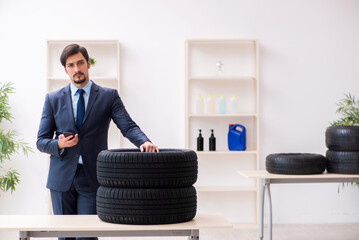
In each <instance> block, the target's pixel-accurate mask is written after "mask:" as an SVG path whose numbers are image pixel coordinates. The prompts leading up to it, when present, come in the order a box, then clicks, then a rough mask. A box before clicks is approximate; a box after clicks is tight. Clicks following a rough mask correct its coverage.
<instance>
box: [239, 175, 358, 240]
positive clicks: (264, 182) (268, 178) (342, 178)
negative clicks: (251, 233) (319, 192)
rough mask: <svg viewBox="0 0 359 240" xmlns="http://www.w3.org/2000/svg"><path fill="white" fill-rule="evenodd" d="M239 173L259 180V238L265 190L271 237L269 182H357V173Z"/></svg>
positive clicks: (269, 234) (260, 236) (261, 230)
mask: <svg viewBox="0 0 359 240" xmlns="http://www.w3.org/2000/svg"><path fill="white" fill-rule="evenodd" d="M238 173H239V174H241V175H242V176H244V177H246V178H255V179H258V180H260V182H261V190H260V204H259V215H260V221H259V239H260V240H262V239H263V227H264V224H263V219H264V200H265V192H266V190H267V195H268V211H269V214H268V238H269V239H270V240H271V239H272V219H273V214H272V198H271V193H270V184H278V183H335V182H338V183H342V182H359V175H351V174H334V173H323V174H313V175H285V174H272V173H269V172H267V171H265V170H252V171H239V172H238Z"/></svg>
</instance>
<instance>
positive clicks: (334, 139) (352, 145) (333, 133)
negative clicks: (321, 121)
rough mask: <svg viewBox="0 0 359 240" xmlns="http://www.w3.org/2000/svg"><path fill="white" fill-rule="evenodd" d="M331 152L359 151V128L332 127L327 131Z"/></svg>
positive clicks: (326, 141) (326, 135) (326, 140)
mask: <svg viewBox="0 0 359 240" xmlns="http://www.w3.org/2000/svg"><path fill="white" fill-rule="evenodd" d="M325 144H326V146H327V148H329V150H335V151H359V126H331V127H328V128H327V130H326V131H325Z"/></svg>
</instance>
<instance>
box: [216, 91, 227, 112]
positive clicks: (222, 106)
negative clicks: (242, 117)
mask: <svg viewBox="0 0 359 240" xmlns="http://www.w3.org/2000/svg"><path fill="white" fill-rule="evenodd" d="M226 110H227V105H226V99H225V98H224V96H223V94H221V97H220V98H219V99H218V113H219V114H226Z"/></svg>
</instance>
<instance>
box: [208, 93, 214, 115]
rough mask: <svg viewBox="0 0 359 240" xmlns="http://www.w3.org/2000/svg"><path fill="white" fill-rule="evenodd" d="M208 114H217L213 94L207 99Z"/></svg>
mask: <svg viewBox="0 0 359 240" xmlns="http://www.w3.org/2000/svg"><path fill="white" fill-rule="evenodd" d="M206 113H207V114H215V113H216V103H215V102H214V99H213V95H212V93H211V94H210V95H209V98H208V99H207V105H206Z"/></svg>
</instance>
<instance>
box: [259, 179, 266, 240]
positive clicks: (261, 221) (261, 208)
mask: <svg viewBox="0 0 359 240" xmlns="http://www.w3.org/2000/svg"><path fill="white" fill-rule="evenodd" d="M259 181H260V186H261V190H260V203H259V218H260V219H259V240H263V228H264V195H265V192H266V187H265V185H264V183H263V180H261V179H260V180H259Z"/></svg>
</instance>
